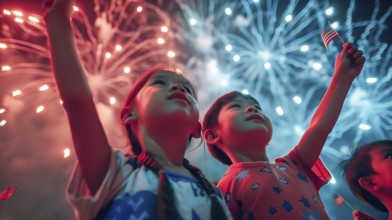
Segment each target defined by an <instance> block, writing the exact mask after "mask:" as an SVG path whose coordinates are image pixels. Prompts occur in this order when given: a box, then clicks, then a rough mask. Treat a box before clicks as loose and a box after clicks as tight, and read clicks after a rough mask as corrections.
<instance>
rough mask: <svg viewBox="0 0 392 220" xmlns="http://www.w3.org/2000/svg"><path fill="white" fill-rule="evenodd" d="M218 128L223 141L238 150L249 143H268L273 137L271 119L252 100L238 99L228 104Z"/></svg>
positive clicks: (222, 112)
mask: <svg viewBox="0 0 392 220" xmlns="http://www.w3.org/2000/svg"><path fill="white" fill-rule="evenodd" d="M217 127H218V133H219V135H220V136H221V137H222V139H223V140H225V142H226V143H232V145H233V147H236V148H243V147H244V145H246V143H247V142H248V141H252V142H254V143H259V142H260V141H263V142H265V143H268V142H269V141H270V140H271V137H272V124H271V121H270V119H269V118H268V117H267V116H266V115H265V114H264V113H263V111H262V110H261V108H260V106H259V104H258V103H256V102H255V101H254V100H252V99H250V98H249V99H246V98H243V97H236V98H234V99H233V100H232V101H230V102H228V103H226V104H225V105H224V106H223V107H222V109H221V111H220V113H219V116H218V126H217ZM232 150H235V151H238V150H239V151H241V149H232ZM242 150H245V151H246V149H242ZM248 150H249V151H251V150H255V149H248Z"/></svg>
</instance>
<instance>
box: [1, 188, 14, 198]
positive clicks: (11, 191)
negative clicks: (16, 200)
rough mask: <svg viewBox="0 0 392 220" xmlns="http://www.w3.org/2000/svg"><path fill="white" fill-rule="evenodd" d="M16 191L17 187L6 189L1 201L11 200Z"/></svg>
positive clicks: (2, 192) (2, 193)
mask: <svg viewBox="0 0 392 220" xmlns="http://www.w3.org/2000/svg"><path fill="white" fill-rule="evenodd" d="M15 190H16V187H9V188H7V189H5V190H4V191H1V192H0V200H9V199H11V197H12V194H14V192H15Z"/></svg>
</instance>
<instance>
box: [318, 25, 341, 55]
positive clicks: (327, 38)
mask: <svg viewBox="0 0 392 220" xmlns="http://www.w3.org/2000/svg"><path fill="white" fill-rule="evenodd" d="M336 37H339V34H338V32H336V31H335V30H330V31H329V32H328V33H326V31H325V29H323V30H321V38H323V42H324V45H325V48H326V49H327V50H328V44H329V43H330V42H331V41H332V40H333V39H335V38H336Z"/></svg>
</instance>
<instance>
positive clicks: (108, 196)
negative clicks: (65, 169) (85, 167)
mask: <svg viewBox="0 0 392 220" xmlns="http://www.w3.org/2000/svg"><path fill="white" fill-rule="evenodd" d="M132 171H133V167H132V166H131V165H129V164H127V163H126V159H125V157H124V155H123V153H122V152H120V151H114V150H111V156H110V162H109V168H108V170H107V173H106V175H105V178H104V179H103V181H102V183H101V185H100V187H99V189H98V191H97V192H96V193H95V195H94V196H92V195H90V192H89V190H88V188H87V184H86V182H85V179H84V178H83V176H82V172H81V169H80V166H79V163H78V164H77V165H76V167H75V169H74V171H73V174H72V175H71V178H70V181H69V182H68V187H67V190H66V198H67V200H68V202H69V203H70V204H71V206H72V207H73V208H74V213H75V216H76V218H77V219H92V218H94V217H95V216H96V215H97V214H98V212H99V211H100V210H101V209H102V208H103V207H105V205H106V204H107V203H108V202H110V201H111V200H112V199H113V198H114V197H115V196H116V195H117V194H118V193H119V191H120V190H122V189H123V188H124V186H125V184H126V181H125V180H126V179H127V178H128V176H129V175H130V174H131V173H132Z"/></svg>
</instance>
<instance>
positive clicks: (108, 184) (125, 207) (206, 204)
mask: <svg viewBox="0 0 392 220" xmlns="http://www.w3.org/2000/svg"><path fill="white" fill-rule="evenodd" d="M134 162H135V160H127V159H126V158H125V157H124V155H123V153H122V152H119V151H112V153H111V159H110V164H109V169H108V171H107V173H106V176H105V178H104V180H103V182H102V184H101V186H100V188H99V190H98V191H97V193H96V194H95V195H94V196H91V195H90V194H89V191H88V188H87V185H86V183H85V181H84V179H83V177H82V174H81V169H80V167H79V165H77V166H76V168H75V170H74V172H73V175H72V177H71V179H70V182H69V185H68V189H67V193H66V196H67V199H68V201H69V202H70V204H71V205H72V206H73V208H74V212H75V215H76V217H77V218H78V219H94V218H95V219H117V220H120V219H135V220H136V219H143V220H147V219H154V220H155V219H157V206H158V202H157V201H158V197H157V196H158V195H157V194H158V184H159V179H158V175H157V174H156V173H154V172H153V171H152V170H150V169H149V168H147V167H145V166H144V165H141V166H135V163H134ZM163 172H165V174H166V176H167V177H168V179H169V181H170V183H171V184H172V187H173V190H174V196H175V205H176V208H177V212H178V214H179V219H184V220H186V219H189V220H191V219H192V220H196V219H210V215H211V200H210V198H209V196H208V195H207V193H206V192H205V191H204V190H203V188H202V186H201V185H200V184H199V182H198V181H197V180H196V179H193V178H191V177H188V176H184V175H182V174H178V173H175V172H171V171H163ZM216 195H217V197H218V199H219V201H220V203H221V204H222V207H223V208H224V211H225V213H226V216H227V219H231V216H230V211H229V210H228V208H227V206H226V204H225V202H224V200H223V197H222V194H221V193H220V191H219V190H218V189H216Z"/></svg>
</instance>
